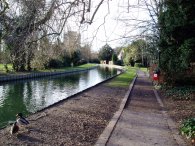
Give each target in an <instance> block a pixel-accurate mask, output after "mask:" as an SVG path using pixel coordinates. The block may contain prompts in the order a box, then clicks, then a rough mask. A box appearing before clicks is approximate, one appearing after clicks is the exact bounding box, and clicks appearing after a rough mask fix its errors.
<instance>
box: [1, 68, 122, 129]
mask: <svg viewBox="0 0 195 146" xmlns="http://www.w3.org/2000/svg"><path fill="white" fill-rule="evenodd" d="M117 73H119V71H117V70H116V69H113V68H108V67H103V68H102V67H101V68H97V69H93V70H89V71H87V72H82V73H77V74H73V75H61V76H52V77H47V78H42V79H37V80H26V81H19V82H10V83H9V84H8V83H7V84H2V85H0V127H2V126H4V125H6V124H7V123H8V121H13V120H15V115H16V113H18V112H23V113H25V114H29V113H34V112H36V111H37V110H40V109H43V108H45V107H47V106H49V105H51V104H54V103H55V102H57V101H59V100H62V99H65V98H67V97H69V96H71V95H73V94H75V93H77V92H79V91H82V90H84V89H86V88H88V87H91V86H93V85H95V84H97V83H99V82H101V81H103V80H105V79H106V78H109V77H111V76H113V75H116V74H117Z"/></svg>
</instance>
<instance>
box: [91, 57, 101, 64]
mask: <svg viewBox="0 0 195 146" xmlns="http://www.w3.org/2000/svg"><path fill="white" fill-rule="evenodd" d="M89 62H90V63H97V64H100V60H99V59H97V58H94V59H91V60H90V61H89Z"/></svg>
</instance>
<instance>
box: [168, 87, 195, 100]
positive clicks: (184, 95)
mask: <svg viewBox="0 0 195 146" xmlns="http://www.w3.org/2000/svg"><path fill="white" fill-rule="evenodd" d="M194 91H195V88H194V87H193V86H188V87H187V86H186V87H184V86H183V87H174V88H171V89H167V90H166V93H165V94H166V96H169V97H171V98H172V99H173V100H193V99H194V96H193V92H194Z"/></svg>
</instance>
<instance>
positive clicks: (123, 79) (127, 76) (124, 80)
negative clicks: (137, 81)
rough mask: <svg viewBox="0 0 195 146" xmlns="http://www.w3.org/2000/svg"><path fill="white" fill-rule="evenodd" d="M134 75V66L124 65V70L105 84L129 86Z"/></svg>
mask: <svg viewBox="0 0 195 146" xmlns="http://www.w3.org/2000/svg"><path fill="white" fill-rule="evenodd" d="M135 75H136V68H134V67H126V71H125V72H124V73H122V74H121V75H119V76H117V77H116V78H114V79H113V80H112V81H111V82H109V83H108V84H107V85H108V86H111V87H123V88H126V87H129V84H130V83H131V81H132V80H133V78H134V77H135Z"/></svg>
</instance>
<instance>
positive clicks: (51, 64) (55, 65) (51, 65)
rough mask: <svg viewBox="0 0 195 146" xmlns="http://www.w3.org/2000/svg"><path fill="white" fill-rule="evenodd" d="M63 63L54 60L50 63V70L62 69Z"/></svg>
mask: <svg viewBox="0 0 195 146" xmlns="http://www.w3.org/2000/svg"><path fill="white" fill-rule="evenodd" d="M62 66H63V63H62V62H61V61H59V60H55V59H52V60H50V61H49V63H48V68H59V67H62Z"/></svg>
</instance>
